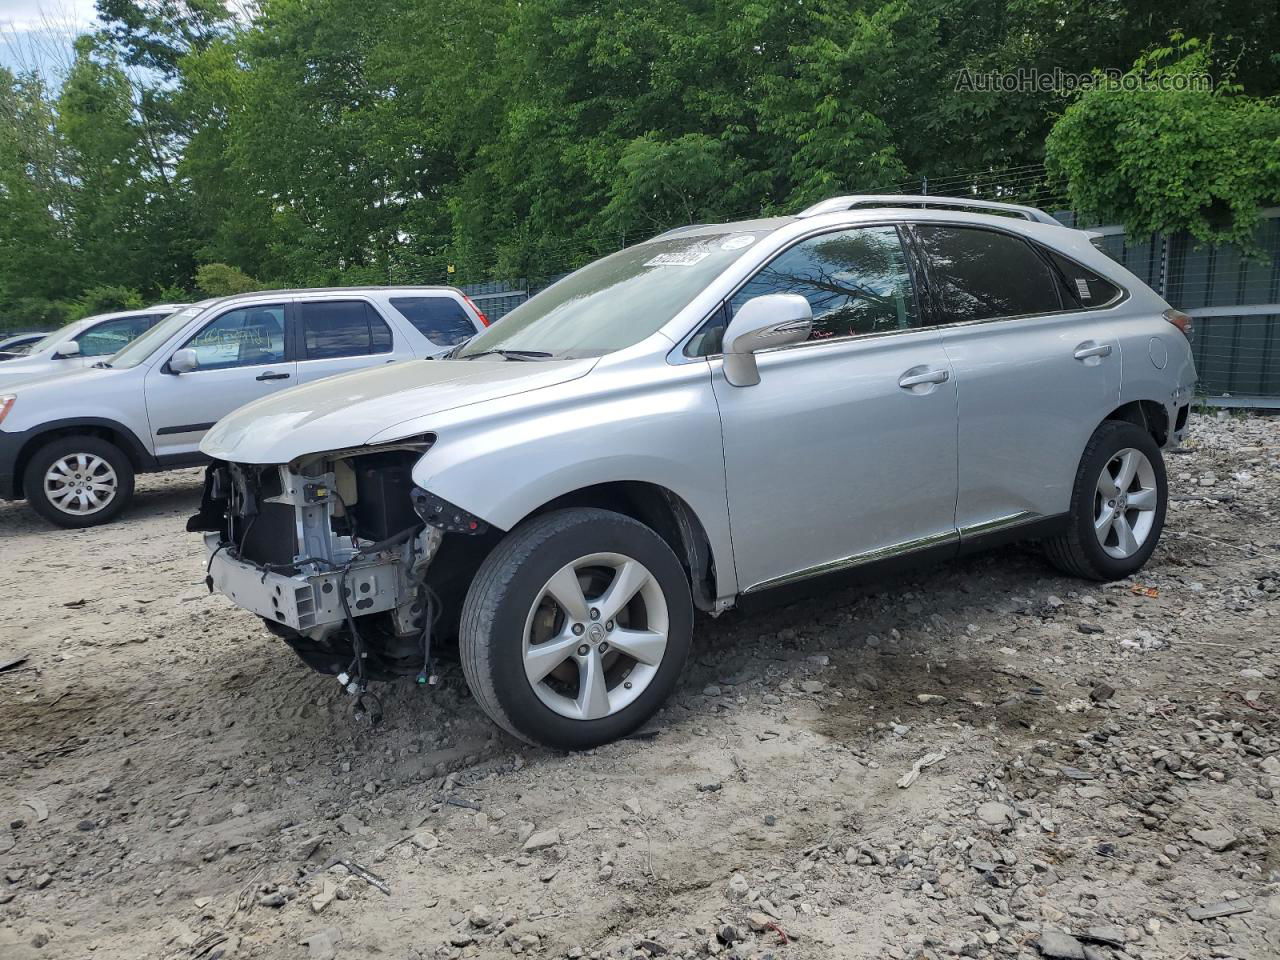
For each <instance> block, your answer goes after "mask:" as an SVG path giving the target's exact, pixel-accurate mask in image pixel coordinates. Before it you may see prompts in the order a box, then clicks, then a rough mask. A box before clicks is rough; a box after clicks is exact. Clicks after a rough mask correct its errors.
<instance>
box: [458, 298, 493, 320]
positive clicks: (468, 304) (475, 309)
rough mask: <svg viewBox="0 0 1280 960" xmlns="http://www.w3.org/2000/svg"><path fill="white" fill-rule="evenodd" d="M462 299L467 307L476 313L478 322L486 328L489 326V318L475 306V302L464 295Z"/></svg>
mask: <svg viewBox="0 0 1280 960" xmlns="http://www.w3.org/2000/svg"><path fill="white" fill-rule="evenodd" d="M462 299H463V300H465V301H467V306H468V307H470V308H471V309H472V310H474V311H475V312H476V316H477V317H479V318H480V322H481V323H482V324H483V325H484V326H486V327H487V326H488V325H489V318H488V317H486V316H485V315H484V311H483V310H481V309H480V308H479V307H477V306H476V302H475V301H474V300H472V299H471V298H470V297H468V296H467V295H466V294H465V293H464V294H463V295H462Z"/></svg>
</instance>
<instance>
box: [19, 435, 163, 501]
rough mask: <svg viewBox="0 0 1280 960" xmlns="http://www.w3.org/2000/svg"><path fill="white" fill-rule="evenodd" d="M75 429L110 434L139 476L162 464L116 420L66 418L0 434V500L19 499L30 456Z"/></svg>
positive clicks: (156, 468) (135, 436) (159, 467)
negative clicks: (24, 472) (54, 439)
mask: <svg viewBox="0 0 1280 960" xmlns="http://www.w3.org/2000/svg"><path fill="white" fill-rule="evenodd" d="M78 428H87V429H88V430H90V431H93V432H97V433H109V434H111V435H112V437H113V438H114V439H115V440H117V441H118V442H119V444H120V447H121V448H122V449H123V450H124V452H125V455H126V456H127V457H128V458H129V461H130V462H131V463H132V464H133V466H134V469H135V470H137V471H138V472H139V473H142V472H145V471H150V470H158V469H161V465H160V464H159V463H158V462H157V461H156V458H155V457H154V456H152V454H151V452H150V451H149V450H148V449H147V448H146V446H145V445H144V444H143V443H142V441H141V440H139V439H138V436H137V435H136V434H135V433H134V432H133V431H132V430H130V429H129V428H128V427H126V426H125V425H124V424H122V423H120V422H119V421H118V420H111V419H109V418H107V417H66V418H63V419H61V420H50V421H48V422H45V423H41V424H39V425H37V426H34V427H32V428H31V429H29V430H22V431H18V432H15V433H8V432H5V431H0V499H5V500H17V499H21V498H22V495H23V492H22V471H23V470H24V469H26V465H27V461H28V460H29V459H30V458H31V455H32V454H34V453H35V451H36V450H37V449H39V447H40V446H41V444H42V443H44V441H45V440H46V439H51V438H52V436H53V435H56V434H66V433H73V432H75V431H76V430H77V429H78Z"/></svg>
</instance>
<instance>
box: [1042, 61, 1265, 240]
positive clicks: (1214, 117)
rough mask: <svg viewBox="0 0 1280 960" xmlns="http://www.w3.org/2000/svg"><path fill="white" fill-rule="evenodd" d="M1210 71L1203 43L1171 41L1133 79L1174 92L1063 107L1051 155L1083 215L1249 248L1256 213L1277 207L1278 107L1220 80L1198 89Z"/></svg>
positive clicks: (1106, 97) (1097, 97)
mask: <svg viewBox="0 0 1280 960" xmlns="http://www.w3.org/2000/svg"><path fill="white" fill-rule="evenodd" d="M1213 65H1214V61H1213V57H1212V51H1211V49H1210V48H1209V47H1208V46H1207V45H1205V44H1203V43H1201V42H1200V41H1198V40H1195V39H1187V40H1181V39H1179V38H1175V42H1174V43H1173V44H1171V45H1167V46H1163V47H1158V48H1156V49H1153V50H1152V51H1151V52H1149V53H1147V54H1144V55H1143V56H1141V57H1139V58H1138V60H1137V61H1136V62H1135V63H1134V65H1133V68H1132V70H1130V71H1129V73H1128V74H1127V77H1128V78H1130V79H1131V80H1132V81H1135V82H1143V81H1145V82H1147V83H1149V84H1150V83H1156V84H1159V83H1165V84H1167V85H1168V86H1169V89H1124V87H1123V86H1121V87H1120V88H1118V89H1111V88H1100V89H1096V90H1090V91H1088V92H1086V93H1084V94H1083V95H1081V96H1080V98H1079V99H1078V100H1077V101H1076V102H1075V103H1073V104H1072V105H1071V106H1070V107H1069V108H1068V109H1067V111H1066V112H1065V113H1064V114H1063V116H1062V119H1060V120H1059V121H1058V123H1057V124H1056V125H1055V126H1054V128H1053V130H1052V132H1051V133H1050V135H1049V138H1048V141H1047V144H1046V150H1047V154H1048V164H1049V168H1050V170H1051V171H1053V172H1054V173H1055V174H1057V175H1059V176H1061V177H1062V178H1064V179H1065V180H1066V182H1067V185H1068V190H1069V193H1070V196H1071V201H1072V204H1073V206H1074V208H1075V209H1076V211H1077V212H1078V213H1079V214H1081V215H1082V216H1083V217H1085V218H1092V219H1094V220H1095V221H1104V222H1105V221H1111V222H1117V221H1118V222H1121V223H1123V224H1125V227H1126V229H1128V231H1129V232H1130V233H1131V234H1133V235H1137V236H1140V235H1145V234H1150V233H1154V232H1161V233H1175V232H1177V231H1180V230H1187V231H1189V232H1190V233H1191V235H1192V236H1193V237H1195V238H1196V239H1197V240H1199V241H1200V242H1202V243H1237V244H1240V245H1242V246H1244V247H1246V248H1249V247H1251V244H1252V241H1253V236H1254V231H1255V229H1256V227H1257V224H1258V218H1259V212H1260V209H1261V208H1262V207H1264V206H1267V205H1270V204H1274V203H1277V202H1280V100H1278V99H1276V98H1269V99H1259V98H1253V97H1248V96H1245V95H1244V93H1243V90H1242V88H1241V87H1240V86H1239V85H1238V84H1234V83H1231V82H1229V81H1224V80H1222V79H1219V80H1218V82H1217V83H1216V84H1215V85H1213V86H1212V87H1196V86H1195V85H1194V83H1193V81H1194V80H1196V79H1197V78H1204V77H1208V76H1210V75H1211V73H1212V68H1213ZM1178 87H1184V88H1188V87H1189V89H1179V88H1178Z"/></svg>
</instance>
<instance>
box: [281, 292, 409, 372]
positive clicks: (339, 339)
mask: <svg viewBox="0 0 1280 960" xmlns="http://www.w3.org/2000/svg"><path fill="white" fill-rule="evenodd" d="M293 316H294V318H295V320H294V324H293V326H294V329H295V330H296V342H297V351H298V379H299V380H300V381H301V382H302V383H311V382H312V381H314V380H323V379H324V378H325V377H332V376H335V375H337V374H339V373H348V372H350V371H352V370H360V369H362V368H364V367H371V366H378V365H381V364H386V363H392V362H393V361H396V360H405V359H408V358H410V357H412V356H413V351H412V350H411V349H410V348H409V345H408V344H407V343H406V342H404V338H403V337H399V338H398V337H396V336H395V334H394V333H393V332H392V330H391V327H390V326H388V325H387V322H386V321H385V320H384V319H383V318H382V316H381V315H380V314H379V313H378V311H377V310H375V309H374V307H373V304H371V303H369V302H368V301H367V300H363V299H358V298H350V299H342V300H300V301H298V302H297V303H295V304H294V306H293Z"/></svg>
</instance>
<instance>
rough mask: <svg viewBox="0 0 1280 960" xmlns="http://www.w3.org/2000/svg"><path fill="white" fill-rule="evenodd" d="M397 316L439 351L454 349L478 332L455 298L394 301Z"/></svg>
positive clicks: (406, 298) (392, 301)
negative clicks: (407, 322)
mask: <svg viewBox="0 0 1280 960" xmlns="http://www.w3.org/2000/svg"><path fill="white" fill-rule="evenodd" d="M391 305H392V306H393V307H395V308H396V312H397V313H399V314H400V315H401V316H402V317H404V318H405V319H406V320H408V321H409V323H410V324H412V325H413V329H415V330H417V331H418V332H419V333H420V334H422V335H423V336H424V337H426V338H427V339H428V340H430V341H431V342H432V343H434V344H436V345H437V346H440V347H452V346H456V345H457V344H459V343H461V342H462V341H463V340H466V339H467V338H468V337H470V336H473V335H474V334H475V332H476V327H475V324H474V323H472V321H471V316H470V315H469V314H468V313H467V311H466V310H464V309H462V304H460V303H459V302H458V301H457V300H454V299H453V298H452V297H392V298H391Z"/></svg>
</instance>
